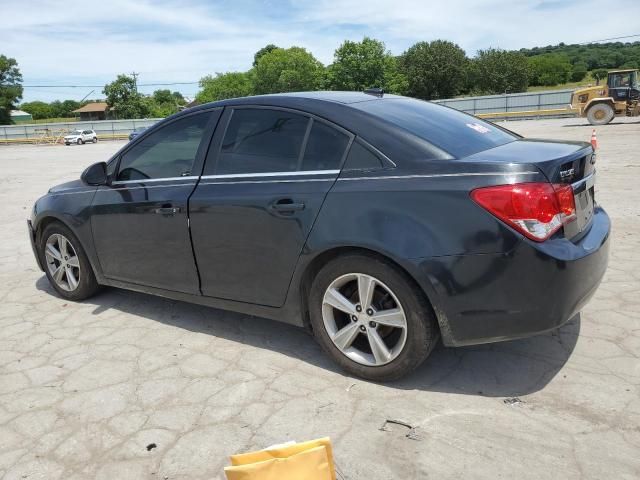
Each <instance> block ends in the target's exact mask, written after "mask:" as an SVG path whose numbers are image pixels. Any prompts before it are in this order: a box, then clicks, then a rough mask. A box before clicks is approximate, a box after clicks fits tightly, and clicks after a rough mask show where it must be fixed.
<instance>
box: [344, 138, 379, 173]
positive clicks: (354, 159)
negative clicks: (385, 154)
mask: <svg viewBox="0 0 640 480" xmlns="http://www.w3.org/2000/svg"><path fill="white" fill-rule="evenodd" d="M376 168H382V161H381V160H380V158H378V156H377V155H376V154H375V153H373V152H372V151H371V150H369V149H368V148H366V147H364V146H363V145H362V144H360V143H359V142H358V141H355V142H353V144H351V148H350V149H349V154H348V155H347V161H346V162H345V163H344V170H371V169H376Z"/></svg>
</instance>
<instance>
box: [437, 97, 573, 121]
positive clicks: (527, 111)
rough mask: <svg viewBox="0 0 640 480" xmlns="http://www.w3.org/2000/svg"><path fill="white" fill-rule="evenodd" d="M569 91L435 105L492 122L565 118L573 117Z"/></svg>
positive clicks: (466, 99)
mask: <svg viewBox="0 0 640 480" xmlns="http://www.w3.org/2000/svg"><path fill="white" fill-rule="evenodd" d="M572 93H573V90H548V91H543V92H525V93H509V94H506V95H485V96H480V97H463V98H447V99H444V100H435V103H439V104H441V105H446V106H448V107H452V108H455V109H456V110H461V111H463V112H466V113H470V114H472V115H476V116H478V117H480V118H490V119H494V120H498V119H507V118H536V117H543V116H544V117H567V116H575V115H576V111H575V110H572V109H571V108H570V103H571V94H572Z"/></svg>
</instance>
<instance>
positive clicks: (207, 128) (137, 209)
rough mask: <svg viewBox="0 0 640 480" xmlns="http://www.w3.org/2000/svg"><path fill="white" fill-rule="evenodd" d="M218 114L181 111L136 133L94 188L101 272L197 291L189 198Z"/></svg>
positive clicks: (95, 232)
mask: <svg viewBox="0 0 640 480" xmlns="http://www.w3.org/2000/svg"><path fill="white" fill-rule="evenodd" d="M220 113H221V111H220V110H219V109H218V110H210V111H206V112H198V113H194V114H191V115H187V116H185V117H180V118H178V119H176V120H174V121H172V122H170V123H168V124H166V125H164V126H162V127H161V128H159V129H156V130H155V131H154V132H151V133H150V134H148V135H146V136H145V137H143V138H141V139H140V140H139V141H137V142H135V143H133V144H132V146H131V147H130V148H128V149H127V150H126V151H125V152H124V153H123V154H122V155H121V157H120V160H119V164H118V166H117V171H116V172H114V174H113V177H114V179H113V181H112V182H111V183H110V184H109V185H106V186H102V187H100V188H98V190H97V192H96V194H95V197H94V201H93V206H92V218H91V225H92V230H93V237H94V243H95V247H96V250H97V252H98V259H99V261H100V266H101V268H102V271H103V273H104V275H105V276H106V277H107V278H110V279H114V280H120V281H124V282H130V283H135V284H139V285H146V286H151V287H156V288H162V289H167V290H174V291H179V292H185V293H193V294H197V293H199V282H198V273H197V270H196V266H195V262H194V259H193V251H192V248H191V241H190V238H189V226H188V200H189V195H190V194H191V192H192V191H193V188H194V187H195V185H196V182H197V179H198V176H199V174H200V172H201V169H202V161H203V159H204V156H205V154H206V150H207V148H208V144H209V140H210V138H211V131H212V129H213V128H214V125H215V123H216V122H217V120H218V118H219V116H220Z"/></svg>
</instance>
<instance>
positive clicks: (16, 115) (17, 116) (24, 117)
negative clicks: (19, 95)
mask: <svg viewBox="0 0 640 480" xmlns="http://www.w3.org/2000/svg"><path fill="white" fill-rule="evenodd" d="M10 115H11V121H12V122H31V121H33V116H32V115H31V114H30V113H29V112H23V111H22V110H11V113H10Z"/></svg>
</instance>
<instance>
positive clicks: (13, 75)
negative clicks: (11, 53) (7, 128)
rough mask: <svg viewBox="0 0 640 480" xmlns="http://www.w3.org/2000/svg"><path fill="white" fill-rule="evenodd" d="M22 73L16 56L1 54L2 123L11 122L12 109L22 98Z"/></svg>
mask: <svg viewBox="0 0 640 480" xmlns="http://www.w3.org/2000/svg"><path fill="white" fill-rule="evenodd" d="M21 83H22V74H21V73H20V69H18V62H16V60H15V59H14V58H9V57H5V56H4V55H0V125H8V124H10V123H11V110H13V109H15V104H16V103H17V102H18V101H19V100H20V99H21V98H22V84H21Z"/></svg>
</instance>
